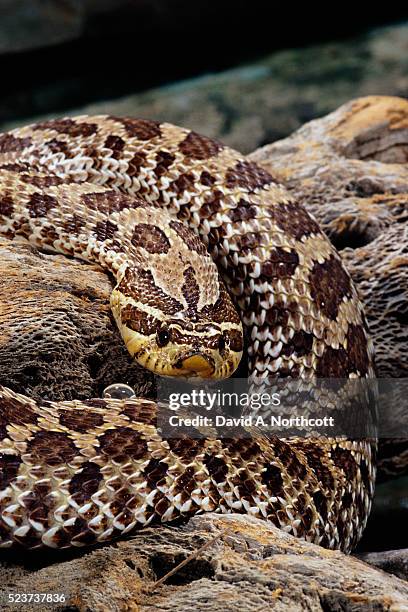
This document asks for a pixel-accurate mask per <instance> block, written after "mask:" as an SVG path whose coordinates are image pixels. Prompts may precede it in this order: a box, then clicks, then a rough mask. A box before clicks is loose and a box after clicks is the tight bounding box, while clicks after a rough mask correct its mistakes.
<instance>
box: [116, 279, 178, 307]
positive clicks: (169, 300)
mask: <svg viewBox="0 0 408 612" xmlns="http://www.w3.org/2000/svg"><path fill="white" fill-rule="evenodd" d="M118 288H119V290H120V291H121V292H122V293H123V295H124V296H126V297H132V298H133V299H134V300H137V301H140V302H142V304H147V305H148V306H152V307H157V304H160V308H161V310H162V311H163V312H164V313H165V314H168V315H174V314H176V313H177V312H180V311H181V310H183V306H182V304H181V303H180V302H179V301H178V300H176V299H175V298H173V297H171V296H170V295H168V294H167V293H165V292H164V291H163V290H162V289H160V287H158V286H157V285H156V283H155V280H154V278H153V275H152V273H151V272H150V270H142V269H137V268H128V269H127V270H126V272H125V274H124V276H123V279H122V280H121V282H120V283H119V285H118Z"/></svg>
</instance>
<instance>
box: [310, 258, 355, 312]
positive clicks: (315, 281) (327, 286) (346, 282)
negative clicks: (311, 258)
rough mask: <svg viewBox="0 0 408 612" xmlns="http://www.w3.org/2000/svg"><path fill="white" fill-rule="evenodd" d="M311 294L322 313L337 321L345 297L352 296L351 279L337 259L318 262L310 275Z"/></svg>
mask: <svg viewBox="0 0 408 612" xmlns="http://www.w3.org/2000/svg"><path fill="white" fill-rule="evenodd" d="M309 282H310V293H311V296H312V298H313V299H314V300H315V302H316V304H317V305H318V307H319V308H320V310H321V312H322V313H323V314H324V315H326V317H328V318H329V319H331V320H333V321H334V320H335V319H336V317H337V314H338V310H339V306H340V304H341V303H342V301H343V298H344V297H349V296H350V295H351V282H350V277H349V275H348V274H347V272H346V271H345V269H344V268H343V266H342V264H341V262H340V261H339V259H338V258H337V257H335V256H334V255H331V256H330V258H329V259H326V260H325V261H324V262H323V263H318V262H316V263H315V264H314V266H313V269H312V271H311V272H310V275H309Z"/></svg>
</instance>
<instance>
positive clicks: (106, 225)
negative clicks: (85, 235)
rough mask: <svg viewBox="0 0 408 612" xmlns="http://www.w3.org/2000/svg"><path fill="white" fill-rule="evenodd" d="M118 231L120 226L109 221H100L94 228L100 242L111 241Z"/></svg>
mask: <svg viewBox="0 0 408 612" xmlns="http://www.w3.org/2000/svg"><path fill="white" fill-rule="evenodd" d="M117 231H118V226H117V225H116V224H115V223H112V221H109V219H105V220H104V221H98V223H97V224H96V225H95V227H94V233H95V236H96V239H97V240H99V242H105V240H111V239H112V238H113V236H114V235H115V234H116V232H117Z"/></svg>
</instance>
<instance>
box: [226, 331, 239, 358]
mask: <svg viewBox="0 0 408 612" xmlns="http://www.w3.org/2000/svg"><path fill="white" fill-rule="evenodd" d="M223 337H224V340H225V344H226V346H229V347H230V349H231V350H232V351H236V352H237V353H239V352H240V351H242V350H243V348H244V339H243V335H242V334H241V332H239V331H238V330H236V329H227V330H225V331H224V333H223Z"/></svg>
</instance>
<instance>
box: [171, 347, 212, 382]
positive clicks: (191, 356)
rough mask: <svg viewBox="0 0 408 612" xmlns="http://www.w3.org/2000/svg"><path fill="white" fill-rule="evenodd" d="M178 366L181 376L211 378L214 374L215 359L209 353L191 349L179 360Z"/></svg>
mask: <svg viewBox="0 0 408 612" xmlns="http://www.w3.org/2000/svg"><path fill="white" fill-rule="evenodd" d="M176 368H177V370H179V372H180V375H181V376H187V377H192V376H197V377H199V378H210V377H211V376H212V375H213V374H214V371H215V363H214V359H213V358H212V357H210V356H209V355H205V354H204V353H201V352H198V351H191V352H190V353H187V354H186V355H184V356H183V357H181V358H180V359H179V360H178V362H177V363H176Z"/></svg>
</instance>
